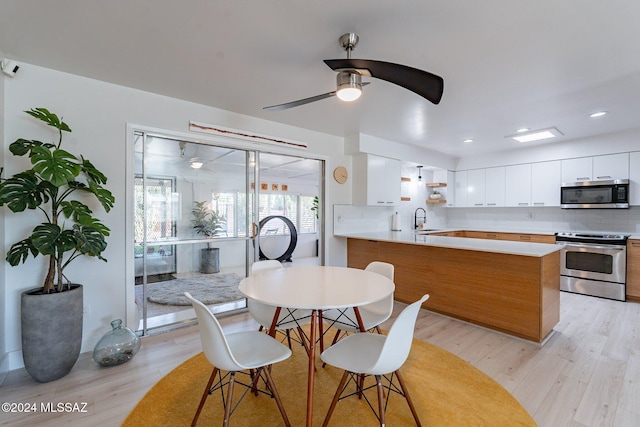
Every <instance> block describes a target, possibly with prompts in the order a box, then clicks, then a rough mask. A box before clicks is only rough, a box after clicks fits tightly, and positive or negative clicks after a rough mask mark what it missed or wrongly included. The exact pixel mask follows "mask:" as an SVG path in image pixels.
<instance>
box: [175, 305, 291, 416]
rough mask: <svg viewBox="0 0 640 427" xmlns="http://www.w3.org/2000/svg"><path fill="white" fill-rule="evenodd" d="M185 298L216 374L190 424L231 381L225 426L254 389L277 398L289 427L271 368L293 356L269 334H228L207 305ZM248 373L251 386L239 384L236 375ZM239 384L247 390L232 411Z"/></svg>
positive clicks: (227, 398) (205, 352) (212, 374)
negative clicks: (261, 384)
mask: <svg viewBox="0 0 640 427" xmlns="http://www.w3.org/2000/svg"><path fill="white" fill-rule="evenodd" d="M184 296H185V297H187V299H188V300H189V301H191V304H192V305H193V308H194V310H195V312H196V316H197V318H198V324H199V325H200V339H201V341H202V348H203V350H204V354H205V356H206V357H207V359H208V360H209V362H211V364H212V365H213V372H212V373H211V377H210V378H209V382H208V383H207V387H206V388H205V389H204V393H203V394H202V399H201V400H200V405H198V410H197V411H196V414H195V416H194V417H193V421H192V422H191V425H192V426H195V425H196V422H197V421H198V417H199V416H200V412H201V411H202V407H203V406H204V402H205V401H206V400H207V397H208V396H209V394H212V393H213V392H214V391H215V390H218V389H220V390H222V387H223V385H224V384H226V382H228V384H229V386H228V389H227V395H226V400H223V405H224V408H225V412H224V419H223V424H222V425H224V426H227V425H228V424H229V417H230V416H231V414H232V413H233V410H235V408H236V407H237V405H238V404H239V403H240V401H241V400H242V398H243V397H244V396H245V395H246V393H247V391H249V390H250V389H251V390H253V391H254V392H256V394H257V392H258V391H260V392H262V393H265V394H269V395H270V396H271V397H273V398H275V401H276V404H277V405H278V409H279V410H280V414H281V415H282V419H283V420H284V423H285V425H287V426H290V425H291V424H290V423H289V419H288V418H287V414H286V412H285V410H284V406H283V405H282V400H280V395H279V394H278V391H277V389H276V385H275V384H274V382H273V379H272V378H271V373H270V369H271V365H272V364H274V363H277V362H281V361H283V360H285V359H287V358H288V357H289V356H291V350H290V349H288V348H287V347H286V346H284V345H282V344H281V343H279V342H278V341H276V340H275V339H273V338H272V337H270V336H269V335H265V334H263V333H261V332H258V331H246V332H237V333H233V334H228V335H225V334H224V332H223V331H222V328H221V327H220V323H218V320H217V319H216V318H215V316H214V315H213V314H212V313H211V311H210V310H209V309H208V308H207V306H206V305H204V304H203V303H202V302H200V301H198V300H197V299H195V298H193V296H191V294H190V293H189V292H185V293H184ZM245 370H249V371H250V376H251V384H250V385H247V384H243V383H241V382H240V381H236V373H243V372H241V371H245ZM221 371H228V373H227V374H225V375H222V372H221ZM216 376H218V377H219V379H218V381H217V383H216V385H213V382H214V381H215V379H216ZM261 378H262V379H263V381H264V382H265V384H266V385H267V387H268V390H269V391H268V392H266V391H263V390H258V389H257V387H256V386H257V383H258V380H259V379H261ZM225 381H226V382H225ZM236 382H237V383H238V384H241V385H243V386H245V387H247V391H245V393H244V394H243V395H242V397H241V398H240V400H239V401H238V402H237V403H235V406H234V407H233V409H232V407H231V406H232V402H233V400H232V399H233V387H234V384H235V383H236ZM222 396H223V399H224V398H225V395H224V391H222Z"/></svg>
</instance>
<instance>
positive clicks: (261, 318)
mask: <svg viewBox="0 0 640 427" xmlns="http://www.w3.org/2000/svg"><path fill="white" fill-rule="evenodd" d="M275 268H284V267H283V265H282V263H281V262H280V261H277V260H264V261H255V262H254V263H253V264H252V265H251V274H252V275H253V274H260V273H261V272H264V271H267V270H273V269H275ZM247 308H248V309H249V313H250V314H251V316H252V317H253V318H254V319H255V320H256V322H258V323H259V324H260V331H262V330H263V329H266V330H267V332H269V328H271V323H272V322H273V316H274V315H275V313H276V307H274V306H272V305H268V304H264V303H261V302H258V301H255V300H252V299H251V298H249V299H247ZM309 322H311V310H297V309H286V308H282V309H281V310H280V316H278V322H277V325H276V331H281V332H284V334H285V335H286V337H287V343H288V344H289V348H291V333H290V331H291V330H292V329H295V330H296V331H298V335H299V336H300V343H301V344H302V345H303V346H305V348H307V344H306V341H305V338H303V337H304V336H305V335H304V332H303V330H302V328H301V327H300V326H301V325H304V324H307V323H309ZM307 351H308V349H307Z"/></svg>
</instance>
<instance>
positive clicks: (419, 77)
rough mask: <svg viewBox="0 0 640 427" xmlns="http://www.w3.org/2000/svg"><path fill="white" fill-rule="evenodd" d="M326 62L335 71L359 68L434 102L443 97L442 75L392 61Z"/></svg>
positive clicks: (336, 60)
mask: <svg viewBox="0 0 640 427" xmlns="http://www.w3.org/2000/svg"><path fill="white" fill-rule="evenodd" d="M324 63H325V64H327V65H328V66H329V68H331V69H332V70H334V71H339V70H358V71H360V72H361V74H363V75H365V76H366V75H369V76H371V77H375V78H377V79H381V80H386V81H388V82H390V83H394V84H397V85H398V86H402V87H403V88H405V89H409V90H410V91H412V92H415V93H417V94H418V95H420V96H422V97H423V98H426V99H428V100H429V101H431V102H433V103H434V104H438V103H439V102H440V99H442V92H443V91H444V80H443V79H442V77H440V76H436V75H435V74H431V73H428V72H426V71H422V70H418V69H417V68H412V67H407V66H406V65H400V64H394V63H391V62H384V61H374V60H371V59H325V60H324Z"/></svg>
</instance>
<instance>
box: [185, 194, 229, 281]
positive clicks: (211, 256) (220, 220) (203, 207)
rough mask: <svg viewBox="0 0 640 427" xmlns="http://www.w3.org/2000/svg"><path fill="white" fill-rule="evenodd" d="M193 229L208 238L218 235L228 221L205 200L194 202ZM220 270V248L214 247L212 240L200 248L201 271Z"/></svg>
mask: <svg viewBox="0 0 640 427" xmlns="http://www.w3.org/2000/svg"><path fill="white" fill-rule="evenodd" d="M191 214H192V215H193V220H192V221H191V223H192V224H193V229H194V230H195V231H196V233H197V234H201V235H203V236H205V237H206V238H210V237H214V236H217V235H218V234H219V233H220V232H221V231H222V230H223V227H222V226H223V225H224V224H225V223H226V222H227V220H226V219H225V217H224V216H222V215H220V214H219V213H218V212H216V211H214V210H212V209H211V208H209V204H208V203H207V202H206V201H204V202H193V209H192V210H191ZM219 271H220V248H212V247H211V242H207V247H206V248H203V249H201V250H200V272H201V273H205V274H210V273H218V272H219Z"/></svg>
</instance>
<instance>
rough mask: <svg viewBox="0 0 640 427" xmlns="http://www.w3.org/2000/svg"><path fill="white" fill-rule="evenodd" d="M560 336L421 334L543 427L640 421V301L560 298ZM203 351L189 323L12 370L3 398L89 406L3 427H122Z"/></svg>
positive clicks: (237, 325)
mask: <svg viewBox="0 0 640 427" xmlns="http://www.w3.org/2000/svg"><path fill="white" fill-rule="evenodd" d="M403 307H404V305H402V304H396V311H397V312H399V311H400V310H401V309H402V308H403ZM221 323H222V324H223V326H224V328H225V330H226V331H228V332H232V331H236V330H244V329H252V328H254V327H255V323H254V322H253V320H252V319H251V318H250V317H249V315H248V314H246V313H240V314H235V315H233V316H229V317H225V318H222V319H221ZM387 327H388V325H387ZM555 330H556V333H555V334H554V336H552V337H551V339H550V340H549V341H548V342H547V343H546V344H545V345H544V346H542V347H540V346H539V345H536V344H532V343H529V342H525V341H522V340H519V339H515V338H511V337H509V336H506V335H503V334H499V333H496V332H493V331H488V330H486V329H482V328H479V327H476V326H473V325H469V324H466V323H463V322H459V321H456V320H453V319H449V318H446V317H443V316H440V315H436V314H433V313H430V312H427V311H424V310H423V311H422V312H421V314H420V316H419V318H418V323H417V325H416V334H415V335H416V338H419V339H422V340H426V341H428V342H430V343H432V344H435V345H438V346H440V347H442V348H444V349H447V350H449V351H451V352H452V353H454V354H456V355H458V356H459V357H461V358H463V359H464V360H467V361H468V362H470V363H471V364H473V365H474V366H476V367H477V368H479V369H481V370H482V371H483V372H485V373H486V374H487V375H489V376H491V377H492V378H494V379H495V380H496V381H498V382H499V383H500V384H502V385H503V386H504V387H505V388H506V389H507V390H509V391H510V392H511V393H512V394H513V396H514V397H515V398H516V399H518V400H519V401H520V402H521V403H522V405H523V406H524V407H525V408H526V409H527V411H529V413H530V414H531V415H532V416H533V417H534V419H535V420H536V422H537V423H538V424H539V425H540V426H543V427H547V426H548V427H562V426H570V427H581V426H618V427H627V426H629V427H631V426H638V425H640V304H637V303H630V302H627V303H622V302H617V301H609V300H604V299H598V298H593V297H587V296H582V295H575V294H567V293H562V294H561V316H560V323H559V324H558V326H557V327H556V328H555ZM200 349H201V347H200V340H199V336H198V332H197V327H196V326H192V327H187V328H183V329H180V330H174V331H171V332H168V333H164V334H160V335H154V336H149V337H145V338H144V339H143V343H142V348H141V350H140V352H139V353H138V354H137V355H136V356H135V357H134V358H133V360H131V361H130V362H128V363H126V364H124V365H121V366H117V367H112V368H100V367H99V366H98V365H97V364H96V363H94V362H93V359H92V358H91V355H90V354H83V355H81V357H80V360H79V361H78V363H77V365H76V366H75V367H74V368H73V370H72V371H71V373H70V374H69V375H67V376H66V377H64V378H62V379H60V380H58V381H54V382H52V383H47V384H38V383H36V382H35V381H33V380H32V379H31V378H30V377H29V376H28V374H27V373H26V372H25V371H24V370H17V371H12V372H10V373H9V374H8V375H7V376H6V378H5V379H4V381H3V383H2V385H1V386H0V396H1V397H0V401H1V402H16V403H36V404H37V406H38V410H40V407H39V405H40V402H54V403H58V402H70V403H81V402H86V404H87V406H86V411H87V412H86V413H55V414H54V413H37V414H7V413H2V412H0V425H11V426H16V425H20V426H22V425H30V426H32V425H46V426H58V425H73V426H95V425H100V426H103V425H104V426H118V425H120V423H121V422H122V421H123V420H124V418H125V417H126V416H127V414H128V413H129V412H130V411H131V409H132V408H133V407H134V406H135V405H136V403H137V402H138V401H139V400H140V399H141V398H142V396H143V395H144V394H145V393H146V391H147V390H148V389H149V388H150V387H151V386H153V384H155V383H156V382H157V381H158V380H160V378H162V377H163V376H164V375H166V374H167V373H168V372H169V371H170V370H171V369H173V368H174V367H176V366H177V365H179V364H180V363H182V362H183V361H184V360H186V359H187V358H189V357H191V356H193V355H195V354H196V353H198V352H199V351H200ZM428 368H429V367H428V366H426V367H425V369H428Z"/></svg>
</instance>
